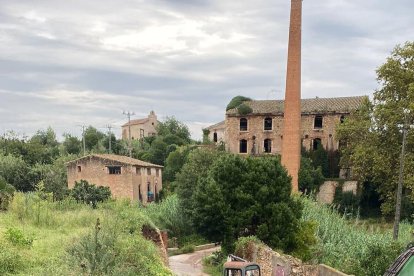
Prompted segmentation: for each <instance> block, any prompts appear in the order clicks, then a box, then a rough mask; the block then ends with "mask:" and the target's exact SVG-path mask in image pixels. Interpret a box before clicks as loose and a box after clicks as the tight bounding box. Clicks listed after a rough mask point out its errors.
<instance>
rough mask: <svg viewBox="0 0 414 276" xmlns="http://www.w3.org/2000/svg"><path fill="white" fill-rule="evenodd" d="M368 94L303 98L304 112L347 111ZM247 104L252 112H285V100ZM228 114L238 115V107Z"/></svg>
mask: <svg viewBox="0 0 414 276" xmlns="http://www.w3.org/2000/svg"><path fill="white" fill-rule="evenodd" d="M366 98H368V97H367V96H356V97H337V98H312V99H302V100H301V110H302V113H324V112H337V113H342V112H343V113H347V112H350V111H352V110H357V109H358V108H359V107H360V106H361V104H362V103H363V101H364V99H366ZM244 103H245V104H246V105H248V106H250V107H251V108H252V110H253V112H252V113H251V114H283V112H284V103H285V101H284V100H260V101H246V102H244ZM226 114H228V115H237V114H238V112H237V109H235V108H234V109H230V110H229V111H227V113H226Z"/></svg>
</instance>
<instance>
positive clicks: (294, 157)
mask: <svg viewBox="0 0 414 276" xmlns="http://www.w3.org/2000/svg"><path fill="white" fill-rule="evenodd" d="M301 28H302V0H291V10H290V28H289V49H288V62H287V73H286V92H285V111H284V123H283V142H282V164H283V165H284V166H285V167H286V169H287V171H288V173H289V175H290V176H292V192H297V191H298V174H299V168H300V151H301V137H300V116H301V110H300V98H301V96H300V94H301V93H300V87H301V43H302V29H301Z"/></svg>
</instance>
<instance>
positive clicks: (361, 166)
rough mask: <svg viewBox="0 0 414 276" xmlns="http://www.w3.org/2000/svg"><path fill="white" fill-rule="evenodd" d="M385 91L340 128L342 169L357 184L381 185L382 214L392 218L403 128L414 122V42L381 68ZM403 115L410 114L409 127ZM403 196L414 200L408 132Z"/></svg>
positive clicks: (413, 153) (413, 154)
mask: <svg viewBox="0 0 414 276" xmlns="http://www.w3.org/2000/svg"><path fill="white" fill-rule="evenodd" d="M377 76H378V77H377V79H378V82H379V84H380V88H379V89H378V90H376V91H375V92H374V100H373V103H370V102H368V101H367V102H366V103H365V104H364V106H362V107H361V108H360V110H359V111H358V112H356V113H355V114H353V116H351V117H350V118H348V119H347V120H345V122H344V123H343V124H342V125H341V126H340V127H339V128H338V136H339V139H341V140H342V141H343V142H344V144H346V147H344V148H343V149H342V153H343V159H342V161H341V162H342V164H343V165H345V166H351V167H352V168H353V173H354V175H355V177H356V178H358V179H359V180H361V182H363V181H370V182H373V183H375V184H376V186H377V191H378V192H379V193H380V196H381V199H382V201H383V202H384V204H383V205H382V211H383V212H384V213H385V214H389V213H392V212H393V206H394V202H395V191H396V187H397V182H398V168H399V164H400V153H401V143H402V132H401V127H402V125H403V124H404V123H409V124H412V123H413V118H414V42H407V43H406V44H405V45H402V46H400V45H399V46H397V47H396V48H395V49H394V50H393V52H392V53H391V56H390V57H388V59H387V61H386V62H385V63H384V64H383V65H382V66H380V67H379V68H378V70H377ZM404 110H406V111H408V112H409V115H408V116H407V117H406V119H407V121H406V122H405V119H404V118H405V116H404ZM406 149H407V150H406V156H405V163H406V169H405V171H404V187H405V189H404V194H405V196H407V197H409V198H410V199H411V200H414V194H413V193H412V191H413V189H414V174H413V172H414V132H413V131H412V130H411V131H408V139H407V148H406Z"/></svg>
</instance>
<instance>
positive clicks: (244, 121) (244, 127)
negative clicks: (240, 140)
mask: <svg viewBox="0 0 414 276" xmlns="http://www.w3.org/2000/svg"><path fill="white" fill-rule="evenodd" d="M240 131H247V119H246V118H241V119H240Z"/></svg>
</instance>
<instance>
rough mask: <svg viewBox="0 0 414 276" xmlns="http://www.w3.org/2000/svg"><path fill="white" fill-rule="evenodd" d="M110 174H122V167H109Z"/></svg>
mask: <svg viewBox="0 0 414 276" xmlns="http://www.w3.org/2000/svg"><path fill="white" fill-rule="evenodd" d="M108 173H109V174H121V167H120V166H112V167H108Z"/></svg>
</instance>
